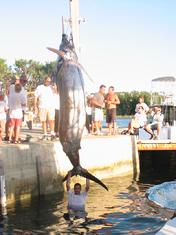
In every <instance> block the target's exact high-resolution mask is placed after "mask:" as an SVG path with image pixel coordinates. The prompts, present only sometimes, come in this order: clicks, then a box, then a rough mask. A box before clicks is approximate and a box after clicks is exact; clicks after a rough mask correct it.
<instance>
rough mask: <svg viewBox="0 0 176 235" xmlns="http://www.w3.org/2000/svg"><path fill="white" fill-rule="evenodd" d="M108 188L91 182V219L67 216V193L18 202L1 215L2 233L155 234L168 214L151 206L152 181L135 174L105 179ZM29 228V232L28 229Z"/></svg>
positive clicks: (89, 197)
mask: <svg viewBox="0 0 176 235" xmlns="http://www.w3.org/2000/svg"><path fill="white" fill-rule="evenodd" d="M104 182H105V183H106V185H107V186H108V188H109V191H108V192H107V191H105V190H104V189H103V188H101V187H100V186H99V185H97V184H95V183H91V187H90V192H89V196H88V201H87V204H86V207H87V212H88V217H89V222H88V223H86V224H85V223H83V221H82V222H81V221H77V222H76V221H75V223H74V224H72V225H70V224H69V223H68V222H67V221H65V220H64V218H63V213H65V212H66V210H67V209H66V207H67V199H66V194H65V193H63V194H62V193H61V194H57V195H52V196H49V197H45V198H40V199H37V198H35V199H33V200H31V201H25V202H17V203H16V204H15V205H14V206H9V207H8V208H7V212H8V214H7V218H4V219H3V218H1V219H2V220H1V229H0V234H26V235H29V234H51V235H53V234H88V235H91V234H99V235H100V234H101V235H106V234H114V235H115V234H126V235H127V234H129V235H132V234H147V235H148V234H155V233H156V232H157V231H158V230H159V229H160V228H161V227H162V226H163V224H164V223H165V216H163V215H162V214H161V213H160V212H157V211H156V210H155V209H154V208H153V207H151V206H150V204H149V203H148V200H147V199H146V197H145V191H146V189H147V188H148V187H149V186H150V184H143V183H140V182H136V181H133V178H132V176H128V177H115V178H111V179H106V180H104ZM27 232H28V233H27Z"/></svg>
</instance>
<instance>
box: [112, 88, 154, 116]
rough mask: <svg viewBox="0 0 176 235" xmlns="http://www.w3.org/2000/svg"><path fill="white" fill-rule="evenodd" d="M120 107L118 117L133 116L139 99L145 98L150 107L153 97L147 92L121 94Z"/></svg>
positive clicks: (119, 94)
mask: <svg viewBox="0 0 176 235" xmlns="http://www.w3.org/2000/svg"><path fill="white" fill-rule="evenodd" d="M118 96H119V99H120V105H118V106H117V107H118V108H117V114H118V115H133V114H134V113H135V107H136V104H137V103H138V100H139V97H141V96H143V97H144V101H145V103H146V104H147V105H150V99H151V95H150V93H149V92H146V91H142V92H139V91H132V92H119V93H118Z"/></svg>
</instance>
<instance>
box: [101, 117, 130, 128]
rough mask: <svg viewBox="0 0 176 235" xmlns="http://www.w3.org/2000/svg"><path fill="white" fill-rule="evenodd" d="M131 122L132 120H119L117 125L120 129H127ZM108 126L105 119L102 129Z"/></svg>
mask: <svg viewBox="0 0 176 235" xmlns="http://www.w3.org/2000/svg"><path fill="white" fill-rule="evenodd" d="M130 121H131V119H129V118H117V120H116V124H117V126H118V127H119V128H127V127H128V124H129V122H130ZM106 126H107V124H106V119H104V120H103V122H102V127H106Z"/></svg>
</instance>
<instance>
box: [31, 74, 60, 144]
mask: <svg viewBox="0 0 176 235" xmlns="http://www.w3.org/2000/svg"><path fill="white" fill-rule="evenodd" d="M53 100H54V95H53V90H52V87H51V78H50V77H48V76H46V77H45V78H44V84H42V85H39V86H38V87H37V89H36V90H35V101H34V107H35V113H39V117H40V121H41V122H42V129H43V136H42V138H41V139H43V140H46V139H47V136H48V134H47V121H48V123H49V127H50V133H51V139H54V138H55V132H54V116H55V109H54V105H53Z"/></svg>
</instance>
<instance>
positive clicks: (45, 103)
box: [34, 84, 54, 109]
mask: <svg viewBox="0 0 176 235" xmlns="http://www.w3.org/2000/svg"><path fill="white" fill-rule="evenodd" d="M34 94H35V97H37V98H38V99H39V108H44V109H48V108H53V100H54V94H53V90H52V88H51V87H50V86H45V85H43V84H42V85H39V86H38V87H37V89H36V90H35V93H34Z"/></svg>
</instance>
